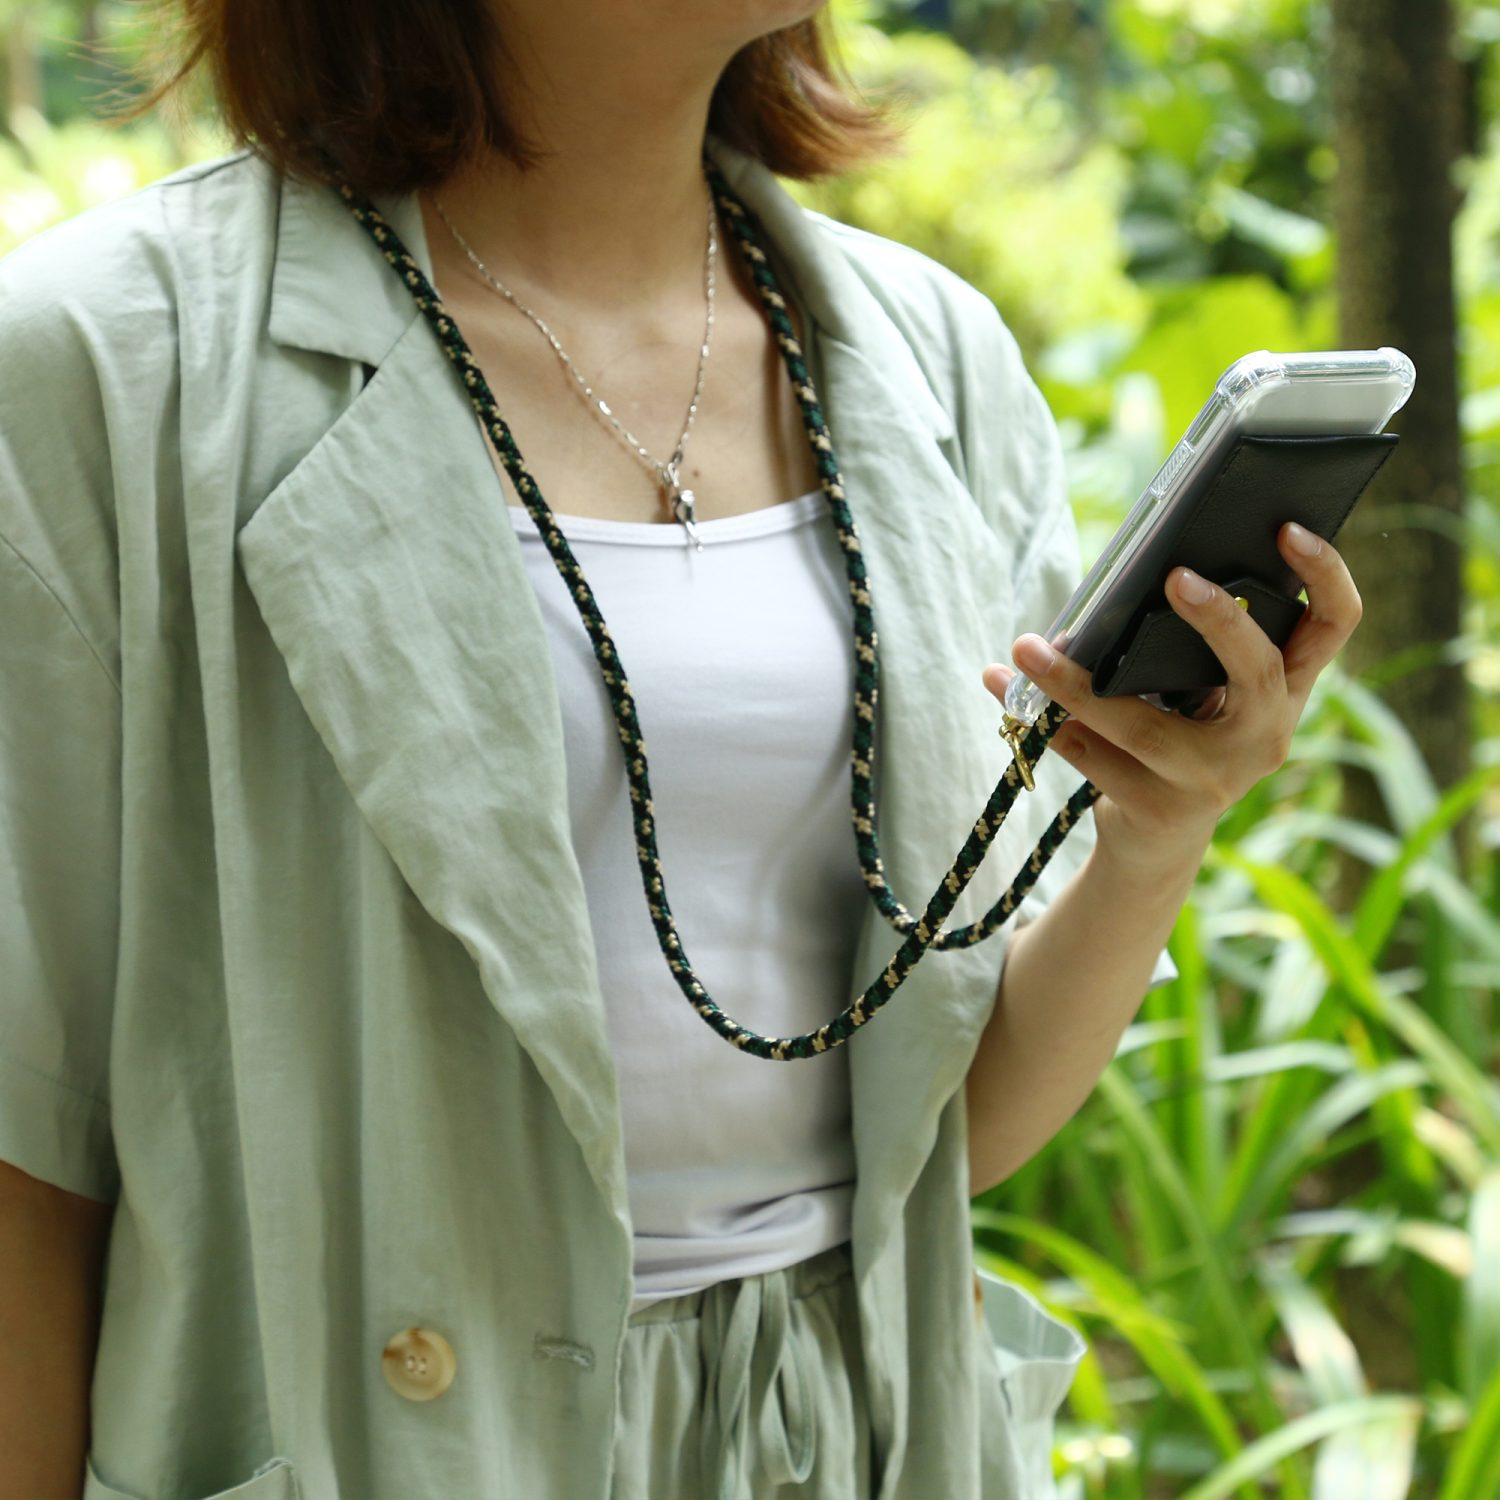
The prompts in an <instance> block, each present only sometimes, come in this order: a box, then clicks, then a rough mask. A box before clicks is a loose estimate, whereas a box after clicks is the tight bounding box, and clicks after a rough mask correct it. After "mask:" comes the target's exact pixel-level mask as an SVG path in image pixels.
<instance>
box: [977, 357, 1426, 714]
mask: <svg viewBox="0 0 1500 1500" xmlns="http://www.w3.org/2000/svg"><path fill="white" fill-rule="evenodd" d="M1416 378H1417V376H1416V368H1415V366H1414V365H1413V364H1412V362H1411V360H1410V359H1408V358H1407V356H1406V355H1405V354H1403V353H1402V352H1401V351H1400V350H1399V349H1393V348H1389V347H1385V348H1380V349H1352V350H1331V351H1324V352H1321V353H1315V354H1272V353H1270V352H1269V351H1267V350H1264V349H1262V350H1259V351H1258V352H1256V353H1254V354H1247V355H1245V356H1244V357H1243V358H1242V359H1238V360H1236V361H1235V363H1234V364H1232V365H1231V366H1230V367H1229V368H1228V369H1227V370H1226V371H1225V372H1224V374H1223V375H1222V376H1220V377H1219V382H1218V384H1217V386H1216V387H1215V388H1214V393H1213V395H1212V396H1211V397H1210V398H1209V400H1208V401H1207V403H1206V404H1205V405H1204V407H1203V409H1202V410H1201V411H1200V412H1199V413H1198V415H1197V417H1195V418H1194V420H1193V423H1192V425H1191V426H1190V427H1189V428H1188V430H1187V432H1186V434H1185V435H1184V436H1183V438H1182V440H1181V441H1180V442H1179V443H1178V444H1177V446H1176V447H1175V448H1174V449H1173V450H1172V452H1171V453H1170V454H1169V455H1168V457H1167V460H1166V462H1165V463H1164V464H1163V465H1162V466H1161V468H1160V469H1159V470H1158V471H1157V473H1156V477H1155V478H1154V479H1152V481H1151V483H1150V484H1149V485H1147V486H1146V489H1145V491H1144V493H1143V494H1142V495H1141V497H1140V499H1139V500H1137V501H1136V503H1135V505H1134V506H1133V507H1132V508H1131V511H1130V513H1129V515H1127V516H1126V517H1125V520H1124V521H1123V522H1122V523H1121V525H1120V528H1119V530H1118V531H1116V533H1115V535H1114V537H1113V538H1112V539H1111V541H1110V543H1109V545H1108V546H1107V547H1106V548H1105V549H1104V551H1103V552H1102V553H1101V554H1100V556H1099V559H1098V561H1097V562H1095V564H1094V566H1093V567H1092V568H1090V569H1089V571H1088V573H1087V574H1086V575H1085V576H1084V578H1083V580H1082V582H1081V583H1080V584H1079V585H1078V587H1077V588H1076V589H1075V590H1074V592H1073V595H1072V597H1071V598H1070V599H1069V600H1068V602H1067V603H1066V604H1065V605H1064V606H1063V608H1062V610H1061V611H1060V612H1059V614H1058V616H1057V618H1056V619H1055V620H1054V621H1053V622H1052V624H1051V626H1050V627H1049V628H1048V629H1047V631H1046V632H1045V638H1046V639H1047V640H1049V641H1051V642H1052V644H1053V646H1054V647H1055V648H1056V649H1057V650H1059V651H1060V652H1062V654H1063V655H1065V656H1067V657H1069V658H1071V659H1072V660H1075V661H1080V662H1083V663H1084V664H1085V665H1087V666H1089V667H1090V668H1092V666H1093V664H1094V661H1095V660H1096V659H1097V657H1098V656H1099V654H1100V653H1101V652H1102V651H1103V650H1104V649H1105V648H1106V647H1107V646H1108V645H1109V644H1110V643H1111V641H1113V640H1114V638H1115V637H1116V636H1117V635H1118V633H1119V631H1120V630H1121V629H1122V628H1123V626H1124V624H1125V621H1126V620H1127V619H1128V617H1129V614H1130V611H1131V608H1132V607H1133V606H1134V604H1135V602H1136V601H1137V600H1138V599H1139V598H1140V597H1141V594H1140V591H1139V590H1138V589H1137V590H1135V591H1134V592H1132V591H1131V589H1130V582H1131V579H1130V575H1131V574H1132V572H1136V573H1138V574H1141V575H1143V574H1144V573H1145V572H1146V571H1147V570H1148V567H1149V565H1150V563H1151V562H1152V561H1154V560H1155V559H1153V555H1152V554H1153V548H1152V545H1151V544H1152V542H1153V541H1154V540H1156V539H1157V538H1158V537H1160V536H1163V535H1164V533H1163V532H1162V528H1161V524H1160V523H1161V522H1162V521H1163V519H1164V518H1166V517H1167V516H1169V515H1170V514H1171V513H1172V511H1173V510H1174V508H1175V507H1174V502H1175V501H1178V500H1186V499H1187V498H1189V497H1191V495H1192V493H1193V491H1194V488H1195V486H1196V485H1197V483H1198V482H1199V481H1200V480H1206V479H1207V478H1209V477H1211V476H1212V475H1213V473H1214V472H1215V470H1216V469H1217V467H1218V464H1219V462H1220V460H1221V458H1222V456H1223V455H1224V453H1226V452H1227V451H1228V449H1229V448H1231V447H1232V446H1233V444H1234V442H1235V440H1236V439H1237V438H1238V437H1239V435H1240V434H1241V433H1260V434H1275V435H1285V436H1295V435H1299V434H1304V435H1305V434H1330V435H1331V434H1335V433H1342V432H1380V431H1382V430H1383V429H1384V427H1385V424H1386V423H1387V422H1389V421H1390V419H1391V418H1392V416H1394V415H1395V413H1396V412H1397V411H1399V410H1400V409H1401V407H1402V406H1403V405H1404V404H1405V403H1406V400H1407V398H1408V397H1409V396H1410V395H1411V392H1412V389H1413V387H1414V386H1415V384H1416ZM1154 550H1155V551H1158V552H1159V551H1160V548H1157V549H1154ZM1020 623H1021V625H1022V626H1023V628H1026V626H1027V622H1025V621H1022V622H1020ZM1047 702H1048V698H1047V694H1046V693H1045V692H1044V691H1043V690H1042V689H1041V688H1040V687H1038V686H1037V685H1036V684H1035V683H1034V682H1032V681H1031V679H1030V678H1028V677H1026V676H1024V675H1017V676H1016V677H1014V678H1012V679H1011V683H1010V686H1009V687H1008V688H1007V689H1006V692H1005V703H1004V707H1005V711H1006V712H1007V713H1008V714H1010V716H1011V717H1012V718H1014V719H1017V720H1019V721H1020V722H1021V723H1023V724H1032V723H1034V722H1035V721H1036V717H1037V715H1038V714H1039V713H1041V711H1042V709H1043V708H1044V707H1045V706H1046V704H1047Z"/></svg>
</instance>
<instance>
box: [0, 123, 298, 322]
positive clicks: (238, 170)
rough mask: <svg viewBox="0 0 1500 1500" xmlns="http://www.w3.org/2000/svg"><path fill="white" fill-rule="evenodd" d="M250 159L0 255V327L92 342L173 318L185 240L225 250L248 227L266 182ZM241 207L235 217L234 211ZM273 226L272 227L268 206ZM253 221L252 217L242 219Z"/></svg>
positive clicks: (100, 206)
mask: <svg viewBox="0 0 1500 1500" xmlns="http://www.w3.org/2000/svg"><path fill="white" fill-rule="evenodd" d="M258 166H259V164H258V163H256V162H255V160H254V159H253V158H252V156H251V153H250V152H249V151H248V150H244V151H237V152H233V153H231V154H229V155H225V156H219V157H215V158H213V159H211V160H208V161H201V162H195V163H192V164H190V165H188V166H186V167H183V168H181V169H179V170H178V171H176V172H173V173H171V174H170V175H168V176H165V177H160V178H157V179H156V180H155V181H154V182H150V183H147V184H145V185H144V186H142V187H139V188H137V189H135V190H134V191H133V192H130V193H126V194H125V195H123V196H122V197H119V198H114V199H110V200H109V201H107V202H103V203H96V204H93V205H92V206H90V207H88V208H85V209H82V210H80V211H79V212H78V213H75V214H73V215H71V216H70V217H69V218H66V219H63V220H61V221H60V222H58V223H56V224H52V225H50V226H49V227H47V228H45V229H42V230H39V231H37V232H36V233H35V234H33V235H31V236H30V237H29V238H27V239H25V240H23V241H22V242H21V243H20V244H19V245H16V246H15V247H14V248H13V249H11V250H10V251H8V252H7V253H6V254H4V255H0V327H3V330H4V333H5V335H6V344H7V347H8V348H13V347H15V345H14V344H12V343H11V340H13V339H22V340H26V341H28V344H29V343H31V342H34V341H39V342H41V343H42V344H45V343H46V342H47V340H48V335H49V334H50V335H52V336H53V337H56V335H58V334H59V333H60V332H61V331H62V330H63V329H64V328H70V329H73V330H75V331H76V330H80V329H83V328H87V329H91V330H93V332H94V333H95V335H96V336H98V335H102V334H107V333H109V332H111V331H113V330H114V329H115V328H116V327H118V326H120V325H122V324H123V325H126V326H129V327H131V328H132V329H133V331H134V332H135V333H136V334H139V333H140V332H141V331H142V330H141V328H140V326H139V325H140V320H141V319H142V318H143V317H144V318H151V317H159V316H162V315H164V314H169V313H170V312H171V310H172V307H173V303H174V301H175V296H176V293H177V291H178V282H179V280H180V276H181V270H180V254H179V252H180V250H181V248H182V245H183V241H184V238H185V237H191V238H198V239H203V238H216V239H219V240H221V241H222V242H224V243H226V244H227V242H228V240H229V239H230V238H231V237H232V236H234V235H235V234H237V233H241V232H243V231H244V229H246V228H247V227H248V221H249V217H250V215H253V214H254V212H255V208H256V207H257V205H256V204H255V203H254V201H253V200H254V199H255V198H256V197H257V196H259V197H262V198H264V194H265V188H266V186H267V185H268V184H267V182H266V181H265V174H264V172H263V171H261V170H258ZM235 205H238V206H239V208H238V212H236V211H235ZM268 206H269V208H270V221H271V223H272V225H273V226H274V220H275V208H274V203H272V204H270V205H268ZM247 210H248V211H249V212H248V213H247V212H246V211H247Z"/></svg>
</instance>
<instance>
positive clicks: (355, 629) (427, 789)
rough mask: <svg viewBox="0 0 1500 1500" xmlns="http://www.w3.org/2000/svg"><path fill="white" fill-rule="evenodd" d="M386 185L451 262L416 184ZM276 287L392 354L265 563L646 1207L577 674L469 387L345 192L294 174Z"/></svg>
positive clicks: (403, 824) (298, 637)
mask: <svg viewBox="0 0 1500 1500" xmlns="http://www.w3.org/2000/svg"><path fill="white" fill-rule="evenodd" d="M376 203H377V206H378V207H379V208H380V209H381V211H382V213H384V214H385V215H386V216H387V218H388V219H389V220H390V222H391V223H392V225H393V227H394V228H395V229H396V232H397V233H398V234H399V235H400V236H401V238H402V240H403V241H404V242H405V244H406V246H407V248H408V249H409V250H410V251H411V253H412V255H413V257H414V258H416V259H417V261H418V263H419V264H420V265H421V266H422V268H423V270H424V272H425V273H427V274H428V275H429V276H430V275H431V260H430V257H429V253H428V249H427V246H426V242H425V239H424V236H423V233H422V224H421V215H420V206H419V203H418V201H417V199H416V198H415V196H412V197H408V198H402V199H397V200H394V201H393V200H389V199H387V200H382V199H379V198H377V199H376ZM272 285H273V301H272V308H271V319H270V327H271V332H272V336H273V338H276V339H277V340H278V341H279V342H283V343H290V344H294V345H296V346H297V347H301V348H310V349H320V350H327V351H329V352H332V353H336V354H341V355H343V356H345V357H347V358H350V359H356V360H361V361H364V362H366V363H369V364H378V368H377V370H376V371H375V373H374V375H373V376H372V377H371V378H370V380H369V381H368V383H367V384H366V385H365V386H364V388H363V390H361V391H360V392H359V394H358V395H356V396H355V397H354V399H353V400H352V402H351V403H350V404H349V406H348V407H347V408H346V409H345V410H344V411H343V413H342V414H341V415H340V416H339V418H338V420H337V421H336V422H335V423H334V424H333V426H332V427H331V428H330V429H329V430H328V431H327V432H326V433H325V434H324V435H323V437H322V438H321V439H319V441H318V442H317V443H316V444H315V445H314V446H313V448H312V450H311V451H310V452H309V453H308V454H307V455H306V456H305V457H304V458H303V459H302V460H301V461H300V462H299V463H298V464H297V465H296V466H295V467H294V468H293V469H292V470H291V471H290V472H289V473H288V474H287V475H286V476H285V478H283V479H282V480H281V482H280V483H279V484H278V485H277V486H276V487H275V489H273V490H272V491H271V493H270V494H269V495H268V496H267V497H266V498H265V500H264V501H263V502H262V503H261V504H260V506H259V508H258V509H257V510H256V511H255V512H254V514H253V515H252V516H251V517H250V519H249V520H248V521H247V522H246V523H245V524H244V525H243V526H242V527H241V528H240V530H239V533H238V536H237V539H236V553H237V556H238V558H239V562H240V565H241V568H242V570H243V572H244V576H245V579H246V581H247V583H248V584H249V587H250V589H251V591H252V593H253V594H254V596H255V599H256V602H257V604H258V606H259V609H260V611H261V614H262V617H263V618H264V620H265V622H266V625H267V627H268V629H269V630H270V633H271V636H272V638H273V640H274V641H275V644H276V647H277V649H278V650H279V651H280V652H281V654H282V655H283V657H285V659H286V663H287V669H288V672H289V674H290V677H291V681H292V685H293V687H294V688H295V689H296V692H297V694H298V695H299V697H300V698H301V700H302V703H303V706H304V707H305V709H306V711H307V714H308V717H309V718H310V719H311V721H312V723H313V725H314V726H315V728H316V729H317V731H318V733H319V735H320V736H321V737H322V739H323V740H324V742H325V743H326V745H327V747H328V750H329V752H330V754H331V756H332V758H333V761H334V763H335V765H336V767H337V770H338V773H339V775H340V776H341V777H342V778H343V780H344V781H345V782H346V783H347V784H348V787H349V790H350V792H351V793H352V795H353V797H354V800H355V801H356V803H357V804H358V806H359V809H360V811H361V812H362V813H363V815H364V817H365V818H366V820H367V821H368V822H369V824H370V827H371V828H372V830H373V831H374V833H375V835H376V836H377V837H378V838H379V839H380V841H381V843H382V844H383V845H384V846H385V848H386V849H387V850H388V852H389V853H390V855H391V857H392V859H393V860H394V861H395V863H396V865H397V866H398V868H399V869H400V871H401V874H402V876H403V877H404V878H405V880H406V882H407V884H408V885H409V886H410V887H411V889H412V891H413V892H414V893H415V895H416V896H417V898H418V899H419V900H420V901H421V903H422V905H423V906H424V907H425V908H426V909H427V911H428V912H429V913H430V914H431V915H432V916H433V917H434V918H435V919H436V920H437V921H438V922H439V923H440V924H441V925H442V926H443V927H445V928H447V929H448V930H449V931H450V932H452V933H453V934H454V935H455V936H456V937H457V938H458V939H459V940H460V941H461V942H462V943H463V945H464V947H465V948H466V949H467V951H468V953H469V954H470V956H471V957H472V959H473V961H474V963H475V964H476V966H477V968H478V972H479V977H480V980H481V982H482V984H483V987H484V990H485V993H486V994H487V996H488V997H489V999H490V1001H491V1002H492V1003H493V1004H494V1006H495V1007H496V1009H497V1010H498V1011H499V1012H500V1013H501V1014H502V1015H503V1016H504V1017H505V1019H506V1021H507V1022H508V1023H509V1024H510V1026H511V1027H512V1028H513V1030H514V1031H515V1033H516V1036H517V1038H518V1040H519V1042H520V1044H521V1045H522V1046H523V1047H524V1048H525V1049H526V1051H527V1052H528V1053H529V1055H530V1056H531V1058H532V1059H533V1061H534V1063H535V1065H536V1067H537V1069H538V1071H539V1072H540V1074H541V1076H542V1077H543V1079H544V1080H545V1081H546V1083H547V1085H548V1086H549V1087H550V1088H551V1090H552V1092H553V1094H554V1095H555V1097H556V1099H557V1103H558V1107H559V1109H560V1111H561V1113H562V1116H563V1119H564V1121H565V1123H566V1124H567V1126H568V1128H569V1130H570V1131H571V1132H572V1133H573V1135H574V1136H575V1137H576V1138H577V1140H578V1142H579V1145H580V1148H581V1149H582V1151H583V1154H584V1157H585V1159H586V1161H587V1162H588V1164H589V1168H590V1171H591V1172H592V1174H593V1175H594V1177H595V1180H596V1181H597V1183H598V1185H599V1188H600V1191H601V1192H602V1193H603V1194H604V1196H605V1199H606V1201H608V1202H609V1203H610V1204H611V1206H612V1207H613V1208H614V1209H615V1211H616V1212H617V1213H618V1214H619V1215H621V1217H622V1218H623V1217H625V1215H626V1194H625V1176H624V1163H623V1157H622V1154H621V1151H620V1145H619V1123H618V1122H619V1108H618V1097H617V1091H616V1083H615V1076H614V1069H613V1064H612V1061H611V1059H610V1056H609V1054H608V1050H607V1035H606V1031H605V1024H604V1012H603V1005H602V999H601V995H600V990H599V985H598V980H597V974H596V969H595V959H594V949H593V938H592V934H591V931H590V927H589V923H588V915H587V909H586V904H585V895H584V888H583V882H582V875H581V872H580V870H579V867H578V863H577V860H576V858H575V856H574V853H573V848H572V842H571V837H570V834H569V828H568V816H567V791H566V780H565V768H564V761H563V739H562V720H561V714H560V710H559V705H558V699H557V690H556V684H555V680H554V677H553V674H552V672H551V669H550V657H549V654H548V647H547V642H546V639H545V636H544V632H543V626H542V622H541V615H540V612H539V610H538V607H537V604H536V600H535V596H534V593H533V590H532V588H531V585H530V582H529V580H528V579H527V577H526V574H525V569H524V564H523V562H522V558H521V553H520V547H519V542H518V540H517V538H516V536H515V532H514V529H513V528H512V526H511V523H510V520H509V518H508V516H507V514H506V511H505V508H504V506H505V500H504V494H503V492H502V491H501V489H500V486H499V480H498V478H497V476H496V475H495V472H494V470H493V468H492V466H491V463H490V460H489V457H488V453H487V450H486V448H485V444H484V440H483V437H482V435H481V433H480V431H479V427H478V424H477V423H476V421H475V419H474V413H473V408H472V406H471V405H470V403H469V399H468V395H467V392H466V390H465V388H464V386H463V384H462V381H461V380H460V379H459V377H458V375H457V372H456V370H455V369H454V367H453V365H452V364H451V363H450V361H449V360H448V358H447V356H446V355H445V354H444V353H443V350H442V348H441V346H440V345H439V343H438V341H437V339H436V338H435V337H434V336H433V334H432V331H431V329H430V327H429V326H428V325H427V323H426V321H425V319H424V318H423V317H422V315H421V314H420V312H419V311H418V309H417V306H416V303H415V302H414V301H413V300H412V298H411V295H410V293H409V292H408V291H407V290H406V288H405V287H404V286H403V284H402V283H401V281H400V279H399V277H398V276H397V274H396V272H395V271H394V270H392V268H391V267H390V265H389V264H388V263H387V262H386V260H385V259H384V257H383V256H381V255H380V254H379V252H378V250H377V249H376V247H375V245H374V242H373V241H372V240H371V239H370V238H369V235H368V233H367V232H366V231H365V230H364V229H363V228H362V227H361V226H360V225H359V224H358V223H357V222H356V221H355V219H354V217H353V215H352V214H350V213H349V211H348V209H347V208H346V207H345V206H344V204H343V203H342V201H341V200H340V199H339V197H338V196H337V194H336V193H334V192H333V191H332V190H329V189H322V190H318V189H312V188H304V187H302V186H299V185H296V184H293V183H290V182H287V183H285V184H284V185H283V188H282V203H281V221H280V228H279V233H278V257H277V264H276V269H275V273H274V279H273V284H272Z"/></svg>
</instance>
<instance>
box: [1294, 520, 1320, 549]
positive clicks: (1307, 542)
mask: <svg viewBox="0 0 1500 1500" xmlns="http://www.w3.org/2000/svg"><path fill="white" fill-rule="evenodd" d="M1286 539H1287V541H1289V542H1290V543H1291V544H1292V550H1293V551H1295V552H1301V553H1302V554H1303V555H1304V556H1306V557H1312V556H1313V554H1314V553H1317V552H1320V551H1322V548H1323V543H1322V540H1321V538H1319V537H1318V536H1316V535H1315V534H1314V533H1313V532H1311V531H1309V530H1308V529H1307V528H1306V527H1305V526H1299V525H1298V524H1297V523H1296V522H1295V521H1288V522H1287V523H1286Z"/></svg>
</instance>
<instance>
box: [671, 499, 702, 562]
mask: <svg viewBox="0 0 1500 1500" xmlns="http://www.w3.org/2000/svg"><path fill="white" fill-rule="evenodd" d="M669 499H670V501H671V505H672V514H673V516H674V517H675V518H676V519H677V520H679V521H680V522H681V523H682V526H683V529H684V530H685V531H686V532H687V534H688V539H689V540H690V541H691V542H692V543H693V544H694V546H696V547H697V549H698V550H699V551H700V552H701V551H702V550H703V543H702V542H701V541H700V540H699V539H698V528H697V526H696V524H695V522H696V521H697V519H698V518H697V514H696V512H695V507H696V506H697V503H698V497H697V496H696V495H695V494H694V493H693V492H692V491H691V490H685V489H682V488H680V487H679V486H678V485H675V484H674V485H673V486H672V490H671V494H670V496H669Z"/></svg>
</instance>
